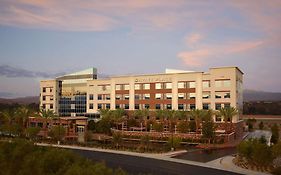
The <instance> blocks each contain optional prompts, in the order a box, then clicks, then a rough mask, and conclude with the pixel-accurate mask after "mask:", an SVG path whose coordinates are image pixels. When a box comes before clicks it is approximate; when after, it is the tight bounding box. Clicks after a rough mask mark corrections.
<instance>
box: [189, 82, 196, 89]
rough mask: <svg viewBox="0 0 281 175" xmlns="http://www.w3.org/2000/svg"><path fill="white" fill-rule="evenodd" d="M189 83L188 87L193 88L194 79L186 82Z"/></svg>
mask: <svg viewBox="0 0 281 175" xmlns="http://www.w3.org/2000/svg"><path fill="white" fill-rule="evenodd" d="M188 83H189V86H188V87H189V88H195V86H196V83H195V82H194V81H192V82H188Z"/></svg>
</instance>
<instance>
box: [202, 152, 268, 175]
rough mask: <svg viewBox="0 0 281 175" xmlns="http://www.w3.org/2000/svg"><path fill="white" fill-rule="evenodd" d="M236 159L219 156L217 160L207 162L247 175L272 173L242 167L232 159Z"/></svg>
mask: <svg viewBox="0 0 281 175" xmlns="http://www.w3.org/2000/svg"><path fill="white" fill-rule="evenodd" d="M233 159H234V157H233V156H225V157H221V158H218V159H216V160H212V161H210V162H207V163H206V164H208V165H210V166H214V167H222V168H224V169H227V170H228V171H232V172H237V173H240V174H247V175H270V174H269V173H263V172H257V171H253V170H248V169H244V168H241V167H238V166H236V165H235V164H234V163H233V162H232V160H233Z"/></svg>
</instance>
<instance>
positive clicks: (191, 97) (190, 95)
mask: <svg viewBox="0 0 281 175" xmlns="http://www.w3.org/2000/svg"><path fill="white" fill-rule="evenodd" d="M195 97H196V95H195V93H189V94H188V99H195Z"/></svg>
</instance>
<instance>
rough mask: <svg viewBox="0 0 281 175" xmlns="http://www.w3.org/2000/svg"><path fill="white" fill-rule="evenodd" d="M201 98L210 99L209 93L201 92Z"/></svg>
mask: <svg viewBox="0 0 281 175" xmlns="http://www.w3.org/2000/svg"><path fill="white" fill-rule="evenodd" d="M202 98H203V99H208V98H211V93H210V92H203V94H202Z"/></svg>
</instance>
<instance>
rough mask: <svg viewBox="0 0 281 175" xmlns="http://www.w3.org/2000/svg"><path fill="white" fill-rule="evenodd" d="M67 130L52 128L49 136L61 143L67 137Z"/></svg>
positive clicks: (60, 127) (58, 127) (59, 127)
mask: <svg viewBox="0 0 281 175" xmlns="http://www.w3.org/2000/svg"><path fill="white" fill-rule="evenodd" d="M65 132H66V131H65V128H64V127H62V126H52V128H51V130H50V131H49V133H48V135H49V136H50V137H52V138H53V139H54V140H56V141H58V143H59V141H61V140H62V139H63V138H64V136H65Z"/></svg>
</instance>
